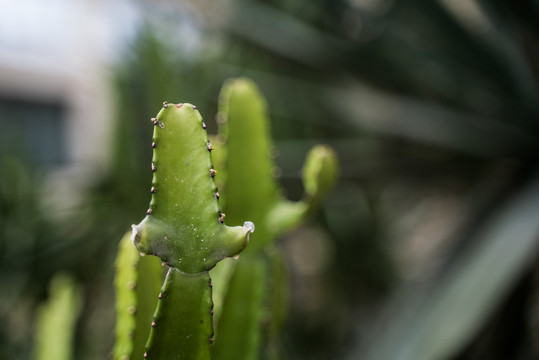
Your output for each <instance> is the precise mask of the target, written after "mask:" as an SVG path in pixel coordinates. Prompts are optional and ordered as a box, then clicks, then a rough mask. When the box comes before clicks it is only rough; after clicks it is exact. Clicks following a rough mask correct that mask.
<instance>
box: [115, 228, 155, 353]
mask: <svg viewBox="0 0 539 360" xmlns="http://www.w3.org/2000/svg"><path fill="white" fill-rule="evenodd" d="M162 282H163V269H162V266H161V261H160V259H159V258H157V257H156V256H144V257H143V256H141V255H140V254H139V251H138V250H137V248H135V247H134V246H133V243H132V242H131V231H129V232H127V233H126V234H125V235H124V236H123V238H122V240H121V241H120V245H119V249H118V255H117V258H116V278H115V280H114V286H115V289H116V313H117V316H116V343H115V345H114V351H113V354H114V359H115V360H127V359H140V358H142V355H143V354H144V352H145V346H146V341H147V340H148V336H149V335H150V326H149V324H151V322H152V318H153V313H154V311H155V307H156V306H157V296H158V294H159V290H160V287H161V286H160V285H161V283H162Z"/></svg>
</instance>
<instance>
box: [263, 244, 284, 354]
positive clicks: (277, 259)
mask: <svg viewBox="0 0 539 360" xmlns="http://www.w3.org/2000/svg"><path fill="white" fill-rule="evenodd" d="M266 255H267V258H268V268H269V271H268V279H269V280H268V285H267V286H268V294H269V300H268V303H269V304H268V308H269V311H270V313H271V318H270V320H269V321H268V324H267V330H266V337H265V344H264V346H265V353H266V358H267V359H268V360H274V359H275V360H277V359H282V358H283V355H282V346H281V342H280V340H281V339H280V334H281V330H282V327H283V324H284V321H285V318H286V314H287V310H288V308H287V304H288V301H287V300H288V286H287V284H288V273H287V268H286V264H285V259H284V256H283V253H282V252H281V251H280V250H279V249H277V248H276V247H275V246H272V247H271V248H270V249H268V250H267V251H266Z"/></svg>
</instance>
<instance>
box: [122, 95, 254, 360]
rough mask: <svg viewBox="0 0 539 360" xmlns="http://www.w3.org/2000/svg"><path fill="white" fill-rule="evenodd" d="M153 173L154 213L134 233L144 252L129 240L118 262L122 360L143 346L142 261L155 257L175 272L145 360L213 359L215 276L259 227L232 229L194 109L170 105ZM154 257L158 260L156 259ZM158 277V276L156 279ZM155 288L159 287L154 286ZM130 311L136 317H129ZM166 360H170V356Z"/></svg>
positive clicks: (156, 121) (156, 141) (158, 133)
mask: <svg viewBox="0 0 539 360" xmlns="http://www.w3.org/2000/svg"><path fill="white" fill-rule="evenodd" d="M151 120H152V122H153V125H154V134H153V141H152V148H153V158H152V163H151V170H152V171H153V180H152V186H151V189H150V192H151V201H150V207H149V209H148V210H147V212H146V217H145V218H144V219H143V220H142V221H141V222H140V224H138V225H133V226H132V234H131V235H130V240H131V241H132V242H133V243H134V244H135V246H136V248H137V249H135V248H132V249H126V248H125V247H127V245H126V243H127V240H126V237H124V239H123V240H122V243H121V244H122V245H121V247H120V251H119V254H118V260H117V266H118V269H117V311H118V315H117V341H116V348H115V356H116V358H119V359H122V357H123V358H130V357H131V356H136V351H135V350H134V348H135V346H136V341H133V342H130V341H129V339H128V338H130V337H131V336H132V334H133V331H135V333H134V336H135V338H136V336H137V335H136V334H137V333H138V327H140V326H142V327H144V325H143V324H142V325H141V324H139V323H137V321H136V319H134V318H133V317H131V318H129V315H131V316H134V315H135V314H136V313H137V312H138V304H137V300H138V296H136V295H135V294H133V293H131V294H130V293H129V292H126V289H125V287H126V286H127V287H128V288H129V287H130V288H133V287H135V284H136V278H137V276H139V277H140V276H141V274H142V269H141V268H138V269H137V273H138V275H137V274H135V273H134V271H133V270H134V268H135V267H136V264H139V263H141V260H140V257H139V255H138V254H135V253H134V252H133V251H136V252H137V253H138V251H141V252H142V253H144V254H148V255H155V256H157V257H159V258H160V259H161V261H162V262H163V265H168V266H170V268H169V271H168V274H167V276H166V279H165V283H164V285H163V287H162V288H161V292H160V293H159V295H158V296H156V297H155V299H156V301H157V309H156V311H155V313H154V315H153V318H152V319H151V322H150V323H147V324H146V327H147V328H148V329H150V332H149V339H148V342H147V344H146V348H145V352H144V354H143V356H144V358H147V359H162V358H165V357H166V358H169V359H180V358H181V359H208V358H209V356H210V344H211V343H212V342H213V339H212V336H213V319H212V313H213V310H212V307H213V303H212V298H211V280H210V278H209V274H208V271H209V270H210V269H211V268H213V267H214V266H215V265H216V264H217V262H219V261H220V260H222V259H224V258H226V257H229V256H235V255H237V254H238V253H239V252H240V251H242V250H243V248H245V246H246V245H247V243H248V240H249V233H250V232H252V231H253V225H252V224H250V223H248V222H246V223H245V226H237V227H228V226H226V225H225V224H224V217H225V215H224V214H223V213H222V212H221V211H220V210H219V205H218V200H219V192H218V191H217V188H216V186H215V183H214V181H213V178H214V176H215V173H216V171H215V170H214V168H213V165H212V160H211V150H212V146H211V143H210V141H209V139H208V135H207V133H206V131H205V128H206V125H205V124H204V122H203V119H202V117H201V116H200V114H199V112H198V111H197V110H196V107H195V106H193V105H191V104H170V105H169V104H168V103H166V102H165V103H163V108H162V110H161V111H160V112H159V113H158V114H157V116H156V117H155V118H152V119H151ZM149 258H152V257H151V256H150V257H149ZM154 278H155V277H154ZM154 284H155V281H154ZM125 311H127V312H128V314H127V315H126V314H125ZM165 354H166V355H165Z"/></svg>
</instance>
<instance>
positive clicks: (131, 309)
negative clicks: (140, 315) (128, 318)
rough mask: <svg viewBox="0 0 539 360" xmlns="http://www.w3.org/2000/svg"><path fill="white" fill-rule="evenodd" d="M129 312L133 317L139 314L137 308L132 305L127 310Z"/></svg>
mask: <svg viewBox="0 0 539 360" xmlns="http://www.w3.org/2000/svg"><path fill="white" fill-rule="evenodd" d="M127 312H128V313H129V314H131V315H134V314H135V313H136V312H137V308H136V307H134V306H133V305H131V306H129V307H128V308H127Z"/></svg>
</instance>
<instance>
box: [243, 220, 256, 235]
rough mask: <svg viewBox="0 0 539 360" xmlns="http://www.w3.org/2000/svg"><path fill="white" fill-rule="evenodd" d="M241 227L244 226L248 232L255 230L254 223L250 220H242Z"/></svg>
mask: <svg viewBox="0 0 539 360" xmlns="http://www.w3.org/2000/svg"><path fill="white" fill-rule="evenodd" d="M243 227H246V228H247V229H249V232H250V233H254V232H255V224H254V223H253V222H251V221H246V222H244V223H243Z"/></svg>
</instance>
